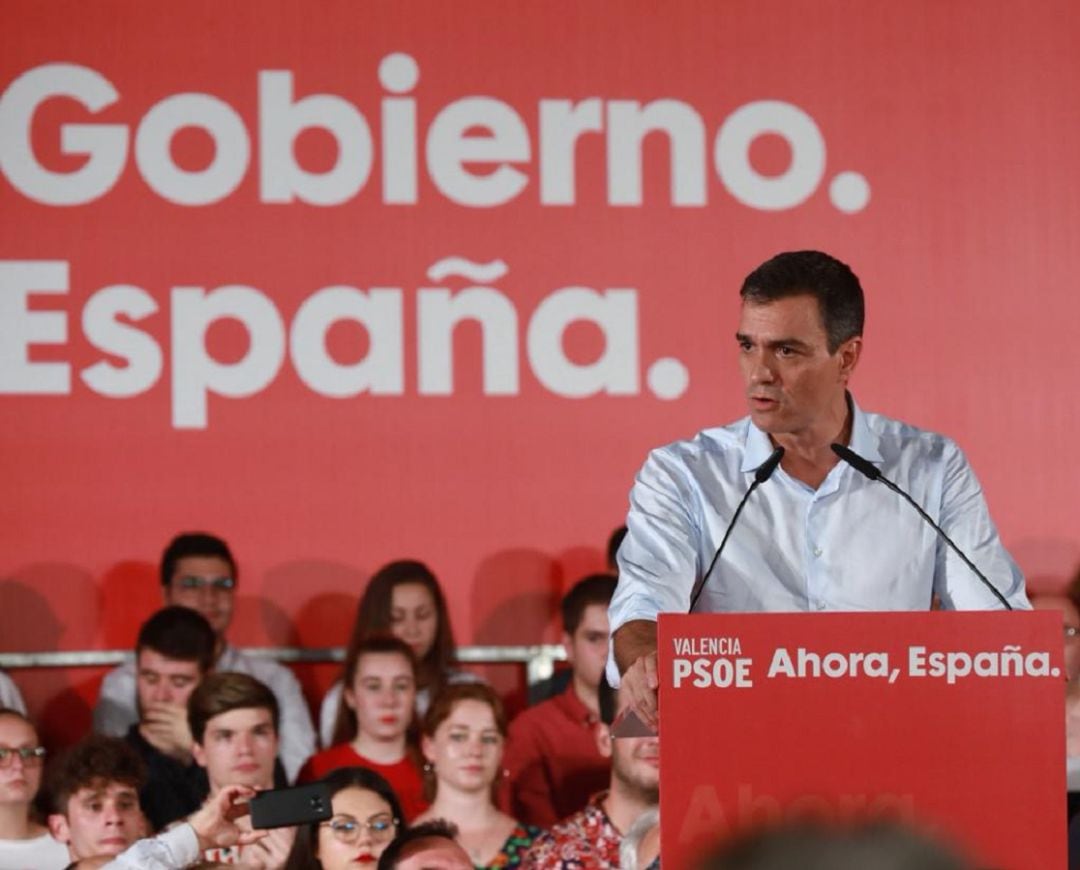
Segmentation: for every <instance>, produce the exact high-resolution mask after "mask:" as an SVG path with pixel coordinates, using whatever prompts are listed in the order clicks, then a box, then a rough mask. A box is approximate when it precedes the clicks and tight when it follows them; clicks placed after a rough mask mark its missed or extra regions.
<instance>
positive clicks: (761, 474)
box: [754, 447, 784, 483]
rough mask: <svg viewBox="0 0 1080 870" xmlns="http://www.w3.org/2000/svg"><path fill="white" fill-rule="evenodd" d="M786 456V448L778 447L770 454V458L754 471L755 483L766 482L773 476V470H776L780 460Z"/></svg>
mask: <svg viewBox="0 0 1080 870" xmlns="http://www.w3.org/2000/svg"><path fill="white" fill-rule="evenodd" d="M783 458H784V448H783V447H777V448H776V449H775V450H774V451H773V452H772V453H770V454H769V458H768V459H766V460H765V461H764V462H762V463H761V465H759V466H758V467H757V468H756V469H755V471H754V483H764V482H765V481H766V480H768V479H769V478H770V477H772V476H773V472H774V471H776V466H778V465H779V464H780V460H781V459H783Z"/></svg>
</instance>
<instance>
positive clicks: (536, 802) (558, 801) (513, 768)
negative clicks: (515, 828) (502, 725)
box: [504, 574, 615, 828]
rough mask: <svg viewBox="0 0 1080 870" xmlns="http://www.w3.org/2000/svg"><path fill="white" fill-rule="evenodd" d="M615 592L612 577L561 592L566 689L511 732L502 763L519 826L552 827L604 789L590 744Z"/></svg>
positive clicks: (603, 765) (604, 772) (603, 762)
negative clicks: (568, 673) (523, 823)
mask: <svg viewBox="0 0 1080 870" xmlns="http://www.w3.org/2000/svg"><path fill="white" fill-rule="evenodd" d="M614 591H615V577H614V576H612V575H610V574H593V575H591V576H589V577H585V578H584V579H582V580H579V581H578V582H577V583H576V584H574V587H573V588H572V589H571V590H570V591H569V592H567V593H566V595H565V596H564V597H563V600H562V622H563V636H562V642H563V646H564V647H565V648H566V656H567V659H568V660H569V662H570V667H571V678H570V684H569V685H568V686H567V687H566V689H564V690H563V692H562V693H561V694H559V695H556V696H555V697H554V698H552V699H550V700H548V701H544V702H543V703H541V704H538V705H537V706H535V707H530V708H529V709H527V710H525V711H523V712H522V713H521V714H520V715H519V716H518V717H517V718H516V719H515V720H514V721H513V722H512V723H511V725H510V736H509V739H508V740H507V743H506V755H505V757H504V762H505V764H506V769H507V770H508V771H509V778H510V797H511V811H512V812H513V813H514V814H515V815H516V816H517V817H518V818H520V819H522V820H523V821H526V822H531V823H532V824H535V825H539V826H541V827H544V828H547V827H550V826H551V825H553V824H555V822H557V821H559V819H564V818H566V817H567V816H569V815H571V814H572V813H575V812H577V811H578V810H580V809H582V807H584V806H585V804H586V802H587V801H588V799H589V795H591V794H594V793H595V792H598V791H600V789H602V788H604V786H605V785H607V781H608V775H609V772H610V764H609V762H608V760H607V758H605V757H604V756H603V755H601V754H600V750H599V749H598V747H597V740H596V731H597V726H598V725H599V721H600V720H599V707H598V703H599V702H598V701H597V687H598V686H599V685H600V677H601V676H602V675H603V673H604V664H605V662H606V661H607V654H608V617H607V608H608V603H609V602H610V601H611V596H612V594H613V593H614Z"/></svg>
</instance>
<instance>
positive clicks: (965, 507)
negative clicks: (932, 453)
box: [934, 441, 1031, 610]
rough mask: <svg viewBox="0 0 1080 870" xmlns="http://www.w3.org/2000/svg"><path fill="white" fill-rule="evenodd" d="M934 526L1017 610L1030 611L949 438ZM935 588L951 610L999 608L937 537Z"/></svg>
mask: <svg viewBox="0 0 1080 870" xmlns="http://www.w3.org/2000/svg"><path fill="white" fill-rule="evenodd" d="M944 462H945V469H944V478H943V482H942V498H941V515H940V519H939V525H940V526H941V528H942V529H944V530H945V533H946V534H947V535H948V536H949V537H950V538H952V539H953V541H954V542H955V543H956V546H957V547H959V548H960V550H961V551H962V552H963V553H966V554H967V557H968V558H969V559H970V560H971V562H972V564H974V565H975V566H976V567H977V568H978V569H979V570H980V571H982V573H983V574H985V575H986V578H987V579H988V580H989V581H990V583H992V584H993V586H994V587H995V588H996V589H997V590H998V591H999V592H1000V593H1001V594H1002V595H1003V596H1004V597H1005V599H1006V600H1007V601H1008V602H1009V604H1010V605H1012V606H1013V607H1014V608H1015V609H1017V610H1030V609H1031V604H1030V602H1029V601H1028V599H1027V595H1026V594H1025V592H1024V575H1023V574H1022V573H1021V571H1020V568H1019V567H1017V565H1016V562H1014V561H1013V559H1012V557H1011V556H1010V555H1009V554H1008V552H1007V551H1006V550H1005V547H1004V546H1003V545H1002V543H1001V539H1000V538H999V537H998V532H997V529H996V528H995V526H994V522H993V520H991V519H990V510H989V508H988V507H987V505H986V499H985V497H984V496H983V491H982V487H981V486H980V485H979V481H978V480H977V479H976V477H975V472H974V471H972V469H971V466H970V465H969V464H968V461H967V459H966V458H965V457H964V454H963V453H962V452H961V450H960V448H959V447H957V446H956V445H955V444H954V443H952V442H951V441H950V442H948V444H947V446H946V449H945V456H944ZM934 592H935V593H936V594H937V596H938V597H939V598H940V599H941V602H942V604H943V605H944V606H945V607H947V608H949V609H952V610H1000V609H1002V605H1001V602H1000V601H998V599H997V598H996V597H995V596H994V594H993V593H992V592H991V591H990V590H989V589H987V588H986V587H985V586H984V585H983V583H982V581H981V580H979V578H978V577H977V576H976V575H975V573H974V572H973V571H972V570H971V568H970V567H969V566H968V565H966V564H965V563H964V560H963V559H961V558H960V557H959V556H958V555H957V554H956V552H955V551H954V550H953V549H952V548H951V547H950V546H949V545H948V544H947V543H945V541H944V540H940V539H939V540H938V547H937V557H936V563H935V570H934Z"/></svg>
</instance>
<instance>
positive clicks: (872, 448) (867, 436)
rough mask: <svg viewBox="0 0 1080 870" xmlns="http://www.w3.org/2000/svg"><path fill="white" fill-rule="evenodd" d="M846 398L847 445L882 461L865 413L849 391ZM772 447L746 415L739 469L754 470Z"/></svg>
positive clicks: (766, 436)
mask: <svg viewBox="0 0 1080 870" xmlns="http://www.w3.org/2000/svg"><path fill="white" fill-rule="evenodd" d="M847 400H848V404H849V405H850V406H851V442H850V445H849V446H850V447H851V449H852V450H854V451H855V452H856V453H858V454H859V455H860V456H862V457H864V458H866V459H868V460H870V461H871V462H875V463H880V462H882V461H883V460H882V456H881V451H880V450H878V437H877V435H875V434H874V433H873V431H872V430H871V429H870V424H869V422H868V421H867V418H866V414H865V413H863V410H862V409H861V408H860V407H859V406H858V404H857V403H856V401H855V398H854V397H853V396H852V395H851V393H848V394H847ZM774 449H775V448H774V447H773V443H772V441H770V440H769V436H768V435H766V434H765V433H764V432H762V431H761V430H760V429H758V427H757V426H755V425H754V421H753V420H751V419H750V418H749V417H747V418H746V439H745V441H744V445H743V460H742V467H741V468H740V469H739V470H740V471H742V472H744V473H747V474H748V473H750V472H751V471H754V470H755V469H756V468H757V467H758V466H759V465H761V463H762V462H764V461H765V460H766V459H768V458H769V455H770V454H771V453H772V452H773V450H774Z"/></svg>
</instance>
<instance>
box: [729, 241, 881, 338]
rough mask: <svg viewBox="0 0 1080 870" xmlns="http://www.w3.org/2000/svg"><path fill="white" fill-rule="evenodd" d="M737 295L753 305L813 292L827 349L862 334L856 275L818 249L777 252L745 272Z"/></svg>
mask: <svg viewBox="0 0 1080 870" xmlns="http://www.w3.org/2000/svg"><path fill="white" fill-rule="evenodd" d="M739 295H740V296H741V297H742V299H743V302H750V303H752V304H755V305H765V304H768V303H769V302H775V301H776V300H777V299H785V298H787V297H789V296H803V295H810V296H813V297H814V298H815V299H816V300H817V304H818V310H819V311H820V312H821V322H822V324H823V325H824V327H825V334H826V336H828V341H829V353H836V350H837V348H839V347H840V345H842V344H843V343H844V342H845V341H847V340H848V339H849V338H854V337H855V336H857V335H862V334H863V323H864V321H865V319H866V310H865V303H864V301H863V290H862V285H861V284H859V279H858V276H856V275H855V273H854V272H852V271H851V268H850V267H849V266H848V265H847V264H846V263H842V262H840V261H839V260H837V259H836V258H835V257H830V256H829V255H828V254H825V253H822V252H821V251H786V252H785V253H783V254H777V255H776V256H775V257H773V258H772V259H771V260H766V261H765V262H764V263H762V264H761V265H760V266H758V267H757V268H756V269H755V270H754V271H753V272H751V273H750V274H749V275H747V276H746V280H745V281H743V285H742V289H741V290H739Z"/></svg>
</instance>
